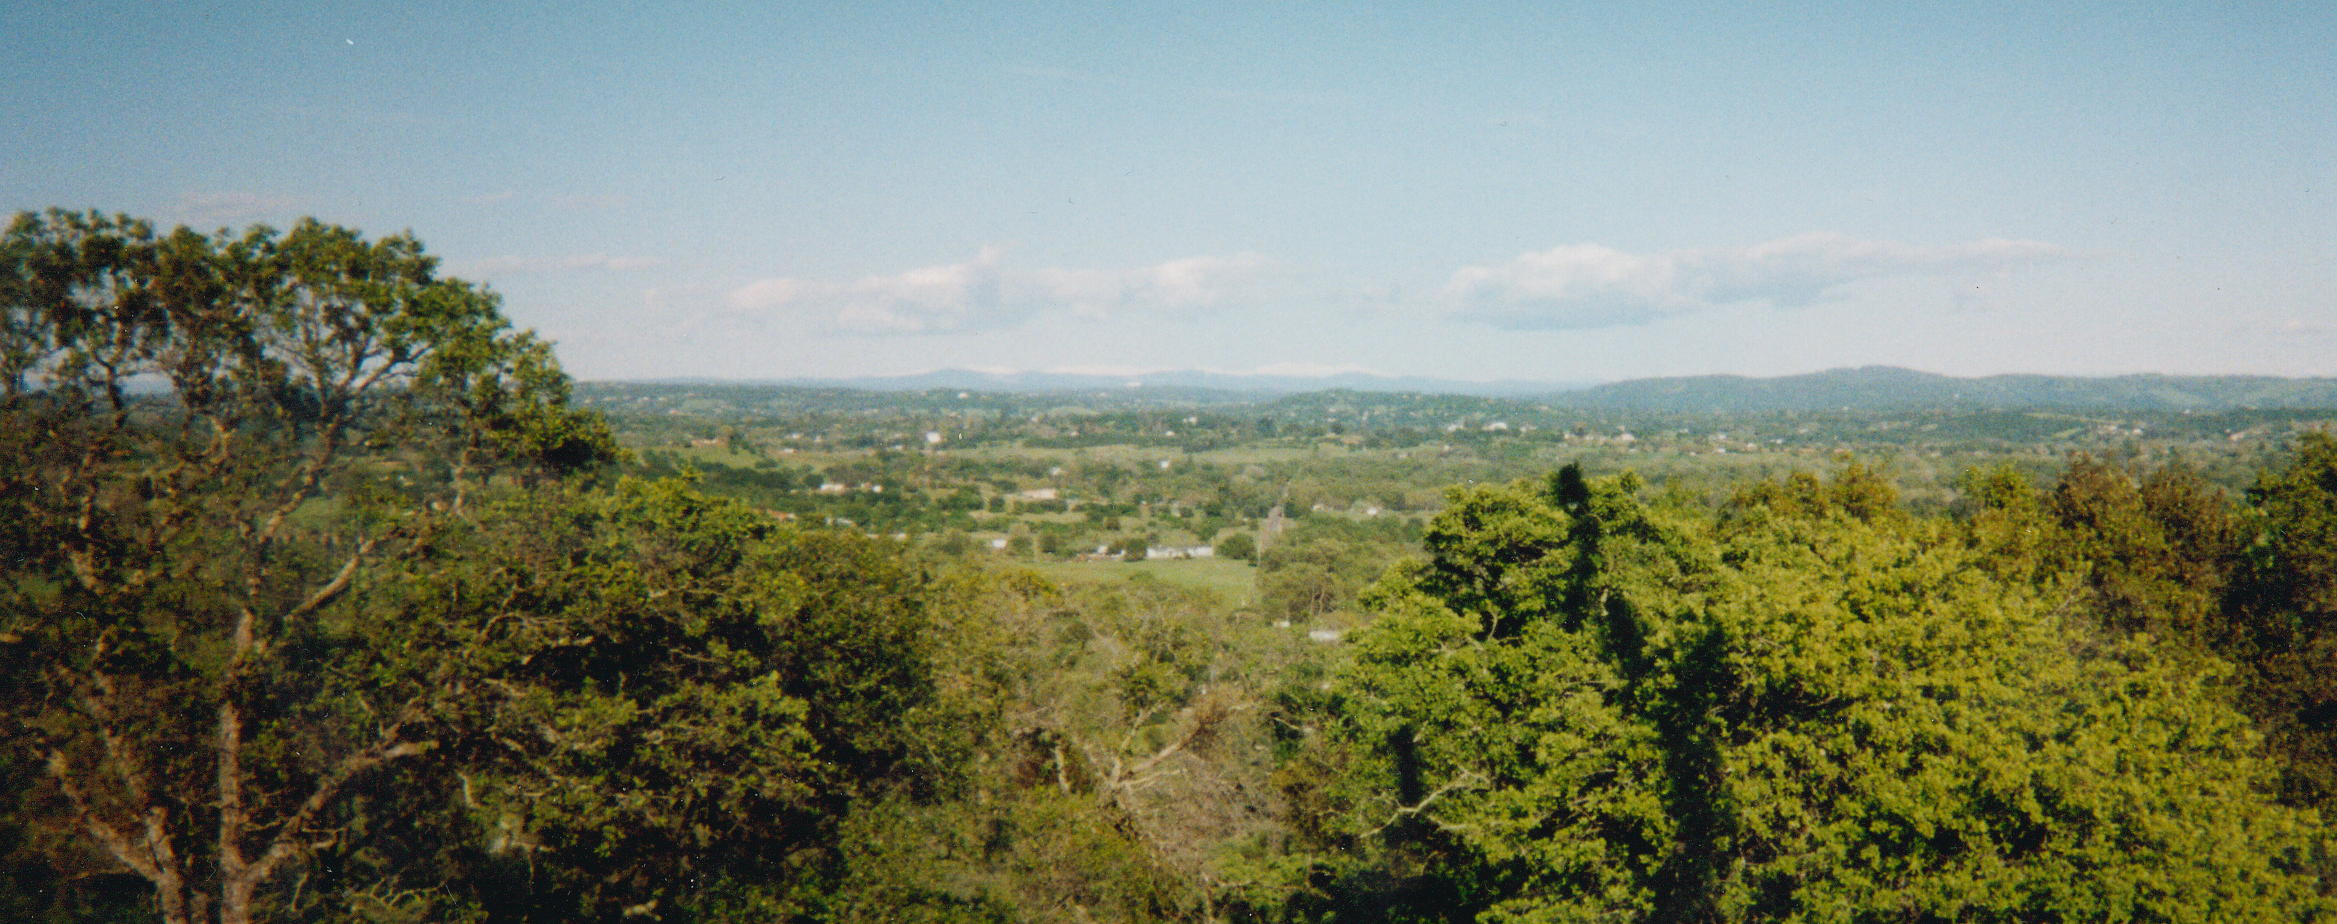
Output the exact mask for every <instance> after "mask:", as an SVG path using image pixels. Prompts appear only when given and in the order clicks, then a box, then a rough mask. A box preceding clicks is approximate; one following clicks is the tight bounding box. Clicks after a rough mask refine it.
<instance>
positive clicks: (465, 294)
mask: <svg viewBox="0 0 2337 924" xmlns="http://www.w3.org/2000/svg"><path fill="white" fill-rule="evenodd" d="M0 310H4V311H5V326H4V327H0V563H4V564H0V568H4V569H5V578H4V579H0V595H5V596H4V597H0V599H4V600H5V604H4V606H0V677H4V678H6V680H5V684H6V686H5V689H4V690H0V722H4V723H5V724H4V725H0V729H4V736H0V774H4V778H5V780H6V781H7V783H8V784H9V785H8V787H7V790H6V793H5V795H0V805H5V813H4V814H0V918H5V919H7V920H22V921H151V920H157V919H159V920H163V921H167V922H196V921H203V922H211V921H217V922H250V921H347V922H360V921H362V922H391V921H416V922H419V921H576V920H588V921H903V920H909V921H1000V922H1005V921H1064V922H1073V921H1105V920H1108V921H1195V922H1202V921H1279V922H1354V921H1458V920H1497V921H1575V920H1585V921H1587V920H1654V921H1752V920H1776V919H1794V920H1800V919H1822V920H1884V919H1889V920H2008V921H2009V920H2019V921H2039V920H2158V921H2201V920H2215V921H2222V920H2261V921H2296V920H2315V919H2326V918H2328V917H2330V916H2331V915H2332V914H2333V912H2337V905H2333V903H2332V897H2333V896H2337V859H2333V858H2332V853H2331V851H2332V848H2333V847H2337V841H2333V835H2337V827H2332V824H2331V822H2330V821H2329V819H2330V818H2331V817H2332V814H2331V813H2332V812H2337V437H2332V436H2331V433H2330V430H2329V427H2330V425H2331V424H2332V422H2337V401H2331V402H2325V403H2314V402H2312V401H2309V400H2307V399H2306V398H2304V397H2298V396H2302V395H2305V394H2307V392H2308V391H2309V388H2311V387H2317V386H2314V385H2312V383H2291V385H2292V386H2293V387H2294V388H2295V389H2298V390H2296V391H2293V392H2286V393H2287V394H2290V395H2291V398H2289V399H2282V400H2279V401H2273V400H2269V399H2267V400H2264V401H2261V402H2256V401H2246V400H2238V399H2234V398H2230V397H2229V395H2225V393H2223V392H2215V393H2214V395H2224V396H2223V397H2214V395H2209V396H2208V397H2202V398H2199V400H2200V401H2203V402H2210V403H2213V402H2222V403H2220V404H2215V405H2214V406H2216V407H2220V408H2223V409H2222V410H2217V411H2215V412H2214V413H2208V412H2207V411H2206V408H2207V407H2208V404H2202V405H2200V410H2199V412H2197V413H2188V414H2187V413H2183V409H2184V408H2186V407H2189V405H2184V404H2181V403H2180V402H2179V401H2177V400H2176V399H2173V398H2170V399H2168V400H2169V401H2170V402H2174V403H2167V404H2161V405H2138V404H2124V405H2117V406H2115V407H2106V406H2105V407H2096V408H2093V409H2091V410H2082V409H2080V410H2073V409H2066V408H2065V409H2061V410H1992V409H1986V408H1975V407H1970V406H1966V405H1962V404H1958V403H1955V402H1936V401H1923V400H1913V399H1910V400H1911V401H1912V403H1910V404H1908V405H1906V408H1907V409H1905V410H1898V411H1883V410H1878V409H1877V408H1878V407H1880V406H1881V405H1880V404H1876V403H1869V404H1868V405H1866V406H1865V408H1864V409H1863V410H1860V411H1855V412H1843V411H1839V410H1836V411H1834V412H1831V413H1817V412H1815V411H1810V410H1806V409H1805V410H1794V409H1793V408H1796V407H1800V406H1799V405H1790V406H1789V405H1787V404H1779V405H1776V406H1774V407H1765V408H1763V409H1762V411H1763V412H1762V413H1745V414H1741V415H1720V414H1713V413H1706V412H1703V411H1699V412H1694V413H1690V412H1685V411H1675V410H1663V409H1657V410H1635V409H1623V408H1620V407H1618V408H1616V409H1597V408H1592V409H1584V408H1580V407H1568V406H1562V405H1560V404H1557V403H1555V402H1550V403H1543V402H1534V401H1527V400H1522V399H1500V398H1482V397H1477V398H1471V397H1460V396H1449V395H1369V394H1363V393H1358V392H1326V393H1318V394H1308V395H1293V396H1279V397H1270V398H1264V399H1255V398H1250V399H1240V400H1233V399H1224V398H1222V397H1211V398H1209V400H1207V401H1205V402H1203V401H1189V402H1182V403H1180V402H1178V401H1176V400H1173V398H1169V397H1162V396H1153V397H1149V398H1146V399H1144V400H1130V401H1116V402H1104V401H1097V402H1092V403H1082V402H1081V401H1080V400H1078V399H1077V398H1076V397H1072V396H1065V395H1061V394H1055V395H1043V396H1021V395H999V394H984V393H979V392H964V393H960V392H958V391H954V390H942V391H931V392H913V393H908V394H892V395H885V396H882V397H872V396H871V395H868V394H865V393H854V392H848V391H837V390H830V389H783V388H769V387H728V386H709V385H681V384H666V385H623V384H601V385H592V386H586V387H582V388H578V387H576V386H574V385H573V384H572V383H571V382H570V381H569V379H568V377H567V376H566V375H565V374H564V373H562V372H561V370H560V368H559V366H558V363H557V362H556V360H555V357H554V355H553V352H552V350H551V348H550V347H549V346H548V345H546V344H544V343H543V342H542V341H540V340H538V339H536V338H535V337H533V336H532V335H530V334H528V333H526V332H522V331H517V330H514V329H512V327H511V326H510V324H509V323H508V321H507V320H506V319H505V318H504V317H503V316H502V314H501V311H500V307H499V305H498V303H497V301H496V298H495V296H494V295H493V293H491V292H489V291H487V290H485V289H483V288H481V287H479V286H476V285H473V284H471V283H468V282H464V281H462V280H460V279H456V278H451V277H448V276H445V275H442V274H441V273H440V272H439V271H438V268H437V266H436V261H435V260H434V259H433V258H432V257H430V256H429V255H428V254H427V253H425V252H424V250H423V248H422V246H421V245H420V244H419V243H418V242H417V241H415V240H414V239H412V238H411V237H407V236H394V237H388V238H378V239H369V238H367V237H365V236H364V235H363V234H361V233H359V232H356V231H354V230H350V229H346V228H340V227H336V226H331V225H326V224H321V223H316V222H304V223H302V224H300V225H298V226H296V227H293V228H291V229H289V230H284V231H276V230H271V229H265V228H255V229H253V230H250V231H248V232H244V233H240V234H235V233H226V232H222V233H218V234H204V233H198V232H194V231H190V230H186V229H178V230H176V231H169V232H163V231H159V230H157V229H155V228H153V227H151V226H149V225H147V224H146V223H143V222H140V221H136V220H132V219H127V218H116V217H107V216H103V215H97V214H78V213H64V212H51V213H46V214H38V215H34V214H27V215H21V216H18V217H16V218H15V220H14V221H13V222H12V223H11V224H10V225H9V227H8V229H7V232H6V236H5V238H4V239H0ZM1894 380H1895V379H1894ZM1844 381H1846V382H1847V384H1842V385H1841V387H1842V388H1844V389H1848V392H1847V393H1856V394H1862V395H1870V396H1871V395H1874V394H1878V392H1876V391H1874V390H1873V389H1871V388H1869V387H1868V386H1861V385H1858V384H1857V383H1856V382H1855V381H1849V380H1844ZM1988 381H1993V380H1988ZM1870 384H1872V383H1870ZM2161 384H2162V385H2165V386H2166V387H2167V388H2170V389H2174V391H2175V392H2180V393H2181V394H2186V395H2194V396H2196V395H2200V394H2205V392H2199V391H2191V390H2186V389H2191V388H2193V386H2194V385H2195V384H2196V383H2186V382H2184V381H2181V380H2165V381H2163V382H2161ZM1875 387H1876V388H1879V387H1881V386H1875ZM2218 387H2220V386H2218ZM2265 387H2266V388H2272V387H2273V386H2269V385H2267V386H2265ZM2275 390H2278V389H2275ZM1836 393H1837V392H1829V394H1836ZM2267 393H2269V392H2267ZM1890 400H1893V401H1895V400H1898V399H1895V398H1894V399H1890ZM2182 400H2190V399H2182ZM1882 403H1885V404H1887V403H1889V402H1888V401H1884V402H1882ZM2077 403H2078V404H2083V403H2084V402H2077ZM2240 405H2248V407H2247V408H2240V407H2239V406H2240ZM1724 409H1725V408H1724ZM1707 410H1710V409H1707Z"/></svg>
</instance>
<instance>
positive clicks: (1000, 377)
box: [760, 369, 1591, 398]
mask: <svg viewBox="0 0 2337 924" xmlns="http://www.w3.org/2000/svg"><path fill="white" fill-rule="evenodd" d="M760 384H771V385H790V386H805V387H815V388H857V389H864V390H868V391H930V390H934V389H959V390H964V391H996V392H1020V393H1026V394H1050V393H1057V392H1063V393H1072V392H1093V391H1105V390H1112V389H1123V388H1162V389H1190V390H1198V391H1208V392H1224V393H1227V394H1236V395H1238V394H1272V395H1287V394H1299V393H1302V392H1310V391H1331V390H1336V389H1348V390H1352V391H1367V392H1418V393H1423V394H1445V395H1477V396H1481V397H1498V398H1510V397H1520V396H1527V395H1547V394H1551V393H1553V392H1559V391H1565V390H1569V389H1575V388H1583V387H1587V386H1588V385H1590V384H1591V383H1590V382H1588V381H1583V382H1572V383H1554V382H1526V381H1497V382H1471V381H1464V380H1459V379H1434V378H1417V377H1404V376H1382V375H1372V374H1369V373H1362V372H1342V373H1337V374H1334V375H1326V376H1305V375H1266V374H1236V373H1228V372H1208V371H1203V370H1198V369H1179V370H1168V371H1160V372H1143V373H1136V374H1133V375H1102V374H1095V373H1074V372H983V371H979V370H974V369H940V370H936V371H933V372H921V373H917V374H915V375H892V376H870V377H866V378H820V379H813V378H801V379H778V380H772V381H768V382H764V383H760Z"/></svg>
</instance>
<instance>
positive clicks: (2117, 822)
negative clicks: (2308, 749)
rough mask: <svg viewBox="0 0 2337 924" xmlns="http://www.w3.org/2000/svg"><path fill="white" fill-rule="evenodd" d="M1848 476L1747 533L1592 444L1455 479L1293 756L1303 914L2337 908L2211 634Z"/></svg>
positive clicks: (1787, 493) (2299, 912) (1494, 916)
mask: <svg viewBox="0 0 2337 924" xmlns="http://www.w3.org/2000/svg"><path fill="white" fill-rule="evenodd" d="M1804 487H1806V485H1805V486H1804ZM1809 493H1813V492H1809V491H1806V490H1802V489H1797V488H1795V487H1794V486H1793V485H1792V484H1788V485H1787V486H1785V488H1783V489H1782V491H1781V493H1780V496H1784V497H1794V496H1800V495H1803V494H1809ZM1815 493H1820V494H1822V492H1815ZM1855 496H1856V497H1857V498H1858V499H1859V500H1858V503H1856V504H1850V505H1845V507H1844V508H1835V507H1833V506H1832V505H1793V506H1791V507H1789V508H1788V509H1784V510H1774V511H1770V512H1768V513H1765V514H1762V515H1759V516H1753V517H1750V518H1747V519H1745V520H1741V521H1739V522H1737V523H1735V524H1734V525H1732V527H1731V528H1730V529H1728V530H1725V531H1722V530H1718V529H1716V528H1715V526H1716V525H1715V524H1714V523H1713V522H1712V521H1711V519H1710V518H1709V517H1708V516H1707V515H1705V514H1702V513H1700V512H1696V511H1691V510H1682V509H1672V508H1667V507H1662V506H1650V505H1648V504H1646V503H1643V502H1642V501H1640V500H1639V499H1637V497H1636V496H1635V492H1634V490H1633V485H1632V484H1631V483H1630V481H1629V480H1628V479H1624V480H1609V481H1593V480H1589V479H1585V478H1583V477H1582V476H1581V473H1580V472H1579V471H1578V470H1576V469H1573V468H1569V469H1567V470H1564V471H1562V472H1560V473H1558V474H1557V475H1556V476H1554V477H1553V478H1551V479H1550V480H1549V481H1548V482H1547V483H1545V484H1541V485H1530V484H1528V485H1516V486H1510V487H1500V488H1493V487H1484V488H1469V489H1461V490H1457V491H1456V492H1455V493H1454V494H1453V496H1452V502H1451V504H1450V506H1449V507H1448V509H1447V510H1446V511H1445V513H1443V514H1441V515H1440V516H1439V517H1438V519H1437V520H1436V522H1435V523H1434V524H1432V525H1431V527H1430V529H1429V531H1428V535H1427V539H1426V543H1425V547H1426V550H1427V552H1428V558H1427V560H1426V561H1423V562H1420V563H1417V564H1414V565H1411V566H1408V567H1405V568H1402V569H1399V570H1398V571H1397V572H1395V573H1393V574H1391V575H1390V576H1389V577H1388V578H1387V579H1385V580H1384V581H1383V582H1382V583H1381V584H1380V585H1379V586H1378V587H1377V588H1376V589H1375V590H1374V591H1373V592H1372V595H1371V597H1370V600H1371V606H1372V608H1373V609H1374V610H1376V611H1377V612H1378V614H1379V617H1378V620H1377V621H1376V622H1375V623H1374V624H1372V625H1371V626H1369V627H1368V628H1366V629H1365V630H1363V631H1361V632H1360V633H1358V634H1357V636H1356V640H1355V644H1356V649H1357V651H1356V660H1355V663H1354V665H1353V667H1352V668H1351V669H1350V670H1349V672H1348V673H1347V674H1346V675H1345V677H1344V678H1343V680H1342V681H1341V682H1340V684H1339V685H1338V686H1337V687H1336V694H1335V695H1336V700H1335V705H1334V706H1333V707H1332V708H1331V709H1330V714H1329V715H1328V716H1327V718H1326V721H1327V723H1328V724H1327V725H1326V727H1325V729H1324V732H1323V734H1321V735H1320V736H1319V737H1318V739H1317V740H1316V741H1315V742H1314V743H1313V744H1312V745H1311V746H1310V748H1309V749H1308V751H1307V753H1306V754H1305V755H1304V756H1302V757H1301V758H1300V759H1298V760H1297V761H1295V762H1294V764H1293V766H1294V767H1299V768H1302V769H1304V773H1303V774H1292V775H1291V776H1290V777H1289V779H1291V780H1292V782H1293V783H1295V784H1297V785H1294V786H1293V799H1294V802H1295V803H1296V804H1297V805H1298V807H1299V818H1298V826H1299V827H1300V829H1301V830H1302V831H1305V832H1308V833H1309V834H1310V836H1311V837H1312V838H1313V839H1314V842H1315V843H1317V844H1318V845H1320V846H1321V848H1322V852H1321V854H1320V856H1321V857H1323V858H1324V859H1323V860H1322V861H1321V862H1320V864H1319V865H1318V866H1317V867H1316V869H1315V871H1314V873H1313V878H1312V879H1311V880H1310V885H1311V890H1310V891H1302V892H1301V893H1299V894H1300V895H1301V899H1300V901H1299V902H1298V906H1299V907H1300V910H1301V912H1302V915H1305V914H1314V915H1321V916H1329V917H1336V918H1338V919H1341V920H1348V919H1363V920H1373V919H1381V920H1457V919H1468V918H1476V919H1486V920H1515V921H1568V920H1608V919H1617V918H1624V919H1647V920H1756V919H1759V920H1767V919H1778V918H1824V919H1831V920H1848V919H1873V918H1894V919H1922V920H1966V919H1987V920H2040V919H2123V920H2208V919H2213V920H2267V921H2270V920H2296V919H2299V918H2303V917H2309V916H2311V915H2314V914H2318V913H2326V912H2327V910H2328V909H2327V908H2326V907H2325V906H2324V905H2323V904H2322V903H2321V900H2320V899H2319V898H2318V897H2317V896H2316V894H2315V891H2314V884H2313V881H2312V879H2311V877H2310V876H2308V875H2305V874H2303V873H2302V872H2301V870H2302V869H2303V868H2304V867H2305V866H2306V865H2307V864H2308V863H2309V862H2310V858H2311V856H2312V854H2313V852H2314V851H2315V849H2316V845H2317V843H2318V842H2317V840H2316V838H2318V837H2319V836H2320V835H2318V834H2317V833H2316V829H2315V826H2314V819H2313V817H2312V816H2311V815H2310V814H2309V813H2302V812H2298V811H2295V810H2291V809H2287V808H2283V807H2281V806H2280V805H2277V804H2275V803H2274V801H2273V800H2272V798H2271V795H2270V792H2269V790H2270V786H2271V782H2272V774H2271V770H2270V768H2269V767H2267V766H2266V765H2265V764H2264V763H2263V762H2262V761H2261V760H2260V759H2259V758H2257V756H2256V750H2257V747H2258V743H2257V738H2256V737H2255V733H2254V731H2253V729H2252V726H2251V725H2250V723H2249V722H2248V721H2247V720H2246V719H2245V718H2244V717H2242V716H2241V715H2240V714H2239V713H2238V712H2237V711H2235V710H2234V709H2233V708H2232V707H2231V706H2230V705H2229V704H2228V701H2227V700H2226V698H2225V696H2224V695H2223V693H2222V692H2221V688H2220V687H2219V686H2218V684H2217V682H2216V679H2215V678H2214V677H2212V676H2203V675H2201V674H2200V673H2199V672H2198V671H2197V670H2196V669H2195V667H2196V665H2197V664H2198V663H2199V662H2198V661H2197V660H2195V659H2185V660H2183V661H2181V662H2175V661H2170V660H2168V659H2166V658H2163V657H2161V656H2160V655H2159V654H2158V653H2157V652H2155V651H2153V650H2151V649H2150V648H2148V647H2146V646H2143V645H2141V644H2138V643H2117V642H2113V641H2105V640H2104V639H2103V638H2102V637H2101V636H2100V635H2099V633H2098V632H2097V631H2096V630H2094V629H2093V628H2092V626H2091V625H2090V624H2089V623H2088V621H2086V620H2084V619H2079V618H2074V617H2072V616H2071V615H2070V614H2069V613H2067V612H2066V609H2067V608H2068V607H2069V606H2071V605H2073V604H2075V603H2079V602H2082V598H2071V597H2068V596H2066V595H2064V596H2061V597H2053V596H2047V595H2044V594H2041V593H2040V592H2039V591H2038V590H2037V589H2035V587H2034V585H2031V584H2028V583H2025V582H2006V581H1999V580H1995V579H1993V578H1991V577H1990V573H1989V571H1988V570H1986V569H1983V568H1981V567H1978V565H1979V564H1980V562H1979V561H1978V559H1977V557H1976V555H1975V553H1974V552H1973V551H1972V550H1971V547H1970V546H1968V545H1967V544H1965V543H1964V542H1962V541H1961V539H1960V537H1958V536H1957V535H1956V534H1955V533H1954V531H1952V530H1949V529H1946V528H1944V527H1942V526H1939V525H1937V524H1929V523H1925V522H1922V521H1913V520H1907V519H1905V518H1898V517H1890V516H1876V515H1874V514H1876V513H1879V512H1882V511H1880V510H1879V509H1870V508H1874V506H1875V505H1874V504H1873V503H1871V501H1872V500H1873V499H1874V498H1875V494H1874V492H1872V491H1864V490H1862V491H1859V492H1856V494H1855ZM1805 508H1806V509H1805ZM1861 514H1865V516H1861ZM1310 895H1311V896H1312V897H1311V898H1308V897H1307V896H1310Z"/></svg>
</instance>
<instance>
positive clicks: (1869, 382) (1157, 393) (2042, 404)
mask: <svg viewBox="0 0 2337 924" xmlns="http://www.w3.org/2000/svg"><path fill="white" fill-rule="evenodd" d="M663 381H665V382H667V383H691V384H722V385H768V386H781V387H790V388H824V389H848V390H855V391H870V392H922V391H969V392H999V393H1015V394H1062V395H1078V394H1088V395H1094V394H1096V393H1099V392H1113V393H1118V394H1125V395H1129V396H1131V397H1133V394H1132V393H1133V392H1135V391H1137V390H1143V391H1145V392H1148V393H1151V394H1148V395H1147V397H1148V398H1149V399H1150V400H1155V401H1163V400H1165V401H1170V402H1172V403H1173V402H1177V401H1198V402H1201V403H1216V402H1221V401H1233V400H1242V399H1243V398H1244V397H1245V396H1261V395H1262V396H1285V395H1297V394H1305V393H1309V392H1324V391H1341V390H1344V391H1356V392H1371V393H1413V394H1430V395H1465V396H1471V397H1482V398H1510V399H1527V400H1533V401H1539V402H1546V403H1548V404H1551V405H1556V406H1561V407H1573V408H1581V409H1585V410H1609V411H1659V412H1671V413H1698V412H1713V413H1759V412H1782V411H1810V412H1815V411H1906V410H1918V409H1941V410H2017V409H2047V408H2070V409H2092V410H2138V411H2142V410H2148V411H2184V410H2196V411H2221V410H2236V409H2243V408H2254V409H2266V410H2276V409H2301V408H2311V409H2320V408H2337V378H2282V377H2278V376H2264V375H2160V374H2138V375H2117V376H2068V375H2027V374H2023V375H1991V376H1983V377H1978V378H1959V377H1956V376H1949V375H1940V374H1937V373H1931V372H1919V371H1916V370H1913V369H1903V368H1900V367H1897V366H1860V367H1856V368H1843V369H1828V370H1825V371H1823V372H1811V373H1805V374H1801V375H1787V376H1777V377H1773V378H1753V377H1748V376H1740V375H1698V376H1683V377H1673V378H1649V379H1629V380H1626V381H1621V382H1610V383H1606V384H1603V385H1590V384H1587V383H1570V382H1547V381H1544V382H1533V381H1521V380H1507V381H1493V382H1471V381H1464V380H1458V379H1435V378H1417V377H1398V376H1380V375H1371V374H1367V373H1352V372H1351V373H1340V374H1336V375H1328V376H1299V375H1263V374H1260V375H1246V374H1233V373H1225V372H1208V371H1202V370H1175V371H1163V372H1145V373H1139V374H1134V375H1102V374H1093V373H1066V372H984V371H978V370H972V369H942V370H938V371H934V372H925V373H919V374H916V375H898V376H871V377H866V378H817V379H815V378H793V379H766V380H759V381H740V380H720V381H717V380H708V379H667V380H663Z"/></svg>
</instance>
